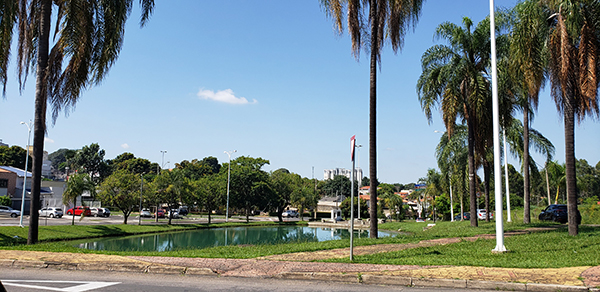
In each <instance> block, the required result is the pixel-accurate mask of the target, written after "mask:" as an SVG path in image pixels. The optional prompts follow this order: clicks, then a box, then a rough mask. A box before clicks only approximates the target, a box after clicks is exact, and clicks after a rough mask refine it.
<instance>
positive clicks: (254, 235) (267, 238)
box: [76, 226, 390, 251]
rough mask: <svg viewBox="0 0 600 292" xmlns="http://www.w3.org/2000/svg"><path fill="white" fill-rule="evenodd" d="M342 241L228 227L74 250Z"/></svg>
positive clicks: (334, 232) (330, 234)
mask: <svg viewBox="0 0 600 292" xmlns="http://www.w3.org/2000/svg"><path fill="white" fill-rule="evenodd" d="M378 235H379V237H384V236H390V234H389V233H386V232H379V233H378ZM354 237H355V238H360V237H369V230H355V231H354ZM346 238H350V233H349V232H348V230H346V229H335V228H314V227H300V226H273V227H229V228H213V229H199V230H192V231H182V232H172V233H160V234H151V235H142V236H128V237H120V238H106V239H98V240H95V241H91V242H90V241H87V242H83V243H77V244H76V246H78V247H80V248H85V249H91V250H107V251H171V250H178V249H189V248H207V247H215V246H224V245H256V244H278V243H291V242H316V241H326V240H336V239H346Z"/></svg>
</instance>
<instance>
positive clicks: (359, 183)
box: [352, 145, 362, 220]
mask: <svg viewBox="0 0 600 292" xmlns="http://www.w3.org/2000/svg"><path fill="white" fill-rule="evenodd" d="M361 147H362V145H356V149H357V150H358V151H357V153H356V155H357V158H358V169H360V148H361ZM352 172H353V173H354V169H353V170H352ZM361 186H362V175H361V177H359V178H358V220H360V187H361Z"/></svg>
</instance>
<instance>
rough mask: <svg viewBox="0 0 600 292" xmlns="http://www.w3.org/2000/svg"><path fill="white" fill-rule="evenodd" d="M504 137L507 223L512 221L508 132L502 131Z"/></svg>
mask: <svg viewBox="0 0 600 292" xmlns="http://www.w3.org/2000/svg"><path fill="white" fill-rule="evenodd" d="M502 137H504V182H505V183H506V222H511V220H510V186H509V185H508V156H507V155H508V154H507V153H506V131H505V130H502Z"/></svg>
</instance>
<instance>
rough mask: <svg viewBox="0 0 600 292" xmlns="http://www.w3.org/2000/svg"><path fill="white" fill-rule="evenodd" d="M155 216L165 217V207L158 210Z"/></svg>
mask: <svg viewBox="0 0 600 292" xmlns="http://www.w3.org/2000/svg"><path fill="white" fill-rule="evenodd" d="M154 217H157V218H165V210H164V209H158V210H156V213H154Z"/></svg>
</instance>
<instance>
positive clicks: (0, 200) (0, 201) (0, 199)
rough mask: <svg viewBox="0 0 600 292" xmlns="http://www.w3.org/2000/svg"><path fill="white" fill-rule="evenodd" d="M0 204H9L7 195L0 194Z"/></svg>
mask: <svg viewBox="0 0 600 292" xmlns="http://www.w3.org/2000/svg"><path fill="white" fill-rule="evenodd" d="M0 205H2V206H10V205H11V203H10V198H9V197H8V196H2V197H0Z"/></svg>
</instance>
